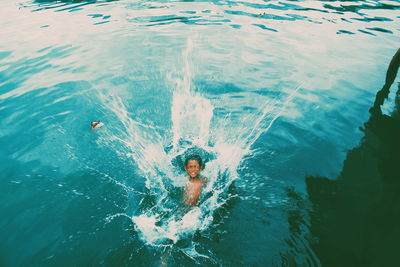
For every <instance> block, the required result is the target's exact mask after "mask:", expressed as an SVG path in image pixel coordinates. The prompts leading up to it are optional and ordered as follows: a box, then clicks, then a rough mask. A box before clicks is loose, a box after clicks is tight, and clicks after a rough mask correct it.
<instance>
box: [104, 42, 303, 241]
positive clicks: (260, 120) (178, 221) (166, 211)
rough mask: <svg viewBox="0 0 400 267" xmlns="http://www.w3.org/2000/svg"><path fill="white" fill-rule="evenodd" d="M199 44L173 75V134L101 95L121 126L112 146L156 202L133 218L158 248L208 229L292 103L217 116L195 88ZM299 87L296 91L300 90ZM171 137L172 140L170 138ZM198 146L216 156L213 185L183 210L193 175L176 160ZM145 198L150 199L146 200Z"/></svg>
mask: <svg viewBox="0 0 400 267" xmlns="http://www.w3.org/2000/svg"><path fill="white" fill-rule="evenodd" d="M192 47H193V44H192V42H191V41H190V40H189V41H188V43H187V48H186V50H185V51H184V52H183V55H182V56H183V62H184V64H183V69H184V71H183V76H182V77H178V78H171V77H172V75H169V80H170V81H172V82H173V84H174V85H173V86H174V90H173V92H172V94H173V95H172V103H171V121H172V128H171V129H169V130H168V131H169V132H170V135H169V136H168V137H167V138H166V137H165V136H161V135H160V134H159V132H158V131H157V129H155V128H154V127H152V126H149V125H147V124H144V123H141V122H140V120H139V118H135V119H134V117H133V116H132V114H129V112H128V109H127V107H126V106H125V104H124V102H123V101H122V100H121V98H120V97H119V96H117V95H112V94H110V93H106V94H101V95H100V98H101V99H102V101H103V103H104V104H105V106H106V107H107V109H108V110H110V111H112V112H113V113H114V114H115V116H116V117H117V119H118V120H119V122H120V123H121V127H117V129H114V131H113V133H112V134H110V135H109V136H108V137H107V139H108V142H109V143H110V144H112V143H113V144H115V143H117V144H119V145H120V146H121V145H122V146H123V147H125V150H126V151H129V153H127V154H125V156H128V157H131V158H132V160H133V162H134V163H135V164H136V165H137V167H138V170H139V173H140V175H141V176H142V177H144V179H145V184H146V187H147V190H148V192H147V195H148V196H149V198H151V201H147V200H144V201H141V202H140V204H141V208H140V209H138V211H137V212H136V214H134V216H132V221H133V222H134V224H135V228H136V230H137V231H138V233H139V235H140V236H141V238H142V239H143V241H144V242H145V243H147V244H150V245H153V246H166V245H171V244H174V243H176V242H177V241H178V240H179V239H181V238H184V237H185V236H187V235H190V234H192V233H194V232H195V231H197V230H200V231H201V230H204V229H207V228H208V227H209V226H210V224H211V222H212V220H213V214H214V211H215V210H216V209H218V207H220V206H222V205H223V204H224V203H225V202H226V201H227V198H228V196H227V191H228V190H227V189H228V187H229V186H230V185H231V183H232V182H233V181H234V180H235V179H237V178H238V173H237V169H238V167H239V165H240V164H241V162H242V161H243V159H244V158H245V157H246V156H248V155H250V154H251V146H252V145H253V144H254V142H255V141H256V140H257V139H258V138H259V136H260V135H261V134H262V133H264V132H266V131H268V130H269V129H270V127H271V126H272V124H273V123H274V121H275V120H276V119H277V118H278V117H279V116H280V115H281V112H282V111H283V110H284V107H285V106H286V105H287V104H288V103H289V102H290V101H291V96H289V97H287V98H286V101H280V100H279V99H275V100H271V101H266V102H265V104H264V105H263V106H262V107H260V108H259V109H258V112H255V113H252V114H248V115H243V116H240V117H237V116H232V115H227V116H224V117H216V116H214V105H213V102H212V101H210V100H209V99H207V98H206V97H204V96H202V95H201V94H200V93H198V92H195V91H194V88H193V85H192V72H191V68H190V64H189V63H190V60H189V56H190V53H191V50H192ZM295 91H297V89H296V90H294V91H293V94H291V95H294V92H295ZM167 139H169V140H167ZM192 148H196V149H197V150H201V151H202V153H203V154H207V155H212V156H211V157H210V161H209V162H208V163H207V167H206V169H205V170H204V171H203V175H204V176H206V177H207V178H208V183H207V185H206V186H205V188H204V189H203V193H202V198H201V199H200V205H199V206H197V207H194V208H191V209H190V210H187V209H186V210H184V209H181V206H182V204H181V196H182V195H181V194H175V195H174V194H173V193H171V191H174V188H175V189H176V188H178V189H179V190H178V191H180V192H181V191H182V189H183V186H184V185H185V183H186V181H187V177H186V176H185V174H184V173H182V171H181V170H180V168H179V166H174V164H173V162H174V160H175V159H176V158H177V157H179V156H182V155H185V153H187V152H188V151H189V150H190V149H192ZM145 202H150V203H151V204H149V203H145Z"/></svg>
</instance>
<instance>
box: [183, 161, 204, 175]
mask: <svg viewBox="0 0 400 267" xmlns="http://www.w3.org/2000/svg"><path fill="white" fill-rule="evenodd" d="M185 171H186V172H187V173H188V174H189V176H190V178H196V177H197V176H199V174H200V171H201V166H200V165H199V163H198V162H197V160H189V161H188V163H187V164H186V166H185Z"/></svg>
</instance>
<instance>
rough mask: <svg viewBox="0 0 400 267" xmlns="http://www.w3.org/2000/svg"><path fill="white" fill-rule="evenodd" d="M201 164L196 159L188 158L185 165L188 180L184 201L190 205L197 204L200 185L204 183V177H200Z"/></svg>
mask: <svg viewBox="0 0 400 267" xmlns="http://www.w3.org/2000/svg"><path fill="white" fill-rule="evenodd" d="M202 169H203V167H202V166H200V165H199V163H198V162H197V161H196V160H189V162H188V164H187V165H186V166H185V170H186V172H187V174H188V175H189V181H188V183H187V185H186V188H185V192H184V202H185V203H186V204H188V205H190V206H195V205H197V201H198V200H199V197H200V193H201V188H202V185H203V184H205V183H206V181H207V180H206V179H205V178H202V177H200V172H201V170H202Z"/></svg>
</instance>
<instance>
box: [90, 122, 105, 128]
mask: <svg viewBox="0 0 400 267" xmlns="http://www.w3.org/2000/svg"><path fill="white" fill-rule="evenodd" d="M90 125H91V126H92V129H93V130H94V129H97V128H100V127H101V126H103V125H104V123H102V122H101V121H92V122H91V123H90Z"/></svg>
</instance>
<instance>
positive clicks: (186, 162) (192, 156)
mask: <svg viewBox="0 0 400 267" xmlns="http://www.w3.org/2000/svg"><path fill="white" fill-rule="evenodd" d="M189 160H195V161H197V163H199V165H200V167H202V168H204V167H205V165H204V164H203V160H202V159H201V157H200V156H199V155H190V156H188V157H187V158H186V159H185V167H186V166H187V165H188V163H189Z"/></svg>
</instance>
